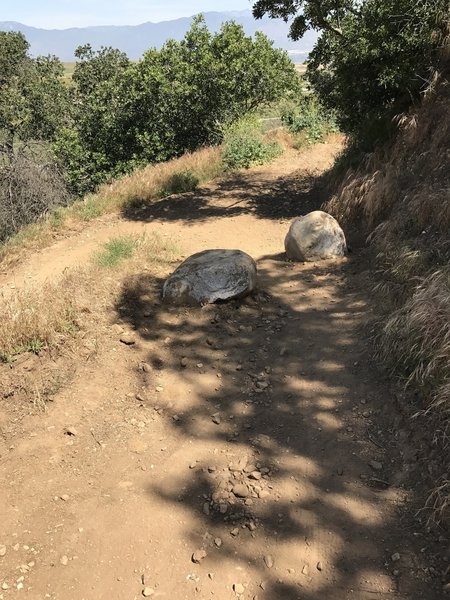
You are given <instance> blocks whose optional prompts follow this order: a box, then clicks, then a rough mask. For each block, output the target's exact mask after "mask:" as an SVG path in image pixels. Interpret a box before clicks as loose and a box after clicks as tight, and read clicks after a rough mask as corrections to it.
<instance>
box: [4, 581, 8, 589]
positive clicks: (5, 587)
mask: <svg viewBox="0 0 450 600" xmlns="http://www.w3.org/2000/svg"><path fill="white" fill-rule="evenodd" d="M8 588H9V585H8V584H7V583H6V581H4V582H3V583H2V590H7V589H8Z"/></svg>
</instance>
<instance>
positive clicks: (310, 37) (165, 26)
mask: <svg viewBox="0 0 450 600" xmlns="http://www.w3.org/2000/svg"><path fill="white" fill-rule="evenodd" d="M205 19H206V22H207V25H208V28H209V29H210V30H211V31H217V30H218V29H220V26H221V24H222V23H223V22H224V21H229V20H234V21H236V22H237V23H239V24H241V25H242V26H243V27H244V30H245V32H246V34H247V35H253V34H254V33H255V32H256V31H262V32H263V33H265V34H266V35H267V36H268V37H269V38H270V39H271V40H273V41H274V43H275V46H277V47H278V48H283V49H285V50H288V51H289V53H290V55H291V57H292V60H293V61H294V62H303V61H304V60H305V59H306V58H307V56H308V53H309V52H310V51H311V49H312V47H313V45H314V42H315V40H316V35H315V34H314V33H312V32H309V33H308V34H307V35H306V36H305V37H304V38H303V39H302V40H300V41H298V42H294V41H292V40H291V39H290V38H289V37H288V33H289V24H287V23H285V22H284V21H282V20H281V19H269V18H264V19H262V20H260V21H257V20H255V19H254V18H253V15H252V13H251V11H250V10H245V11H237V12H236V11H233V12H209V13H205ZM191 22H192V17H185V18H181V19H176V20H173V21H163V22H160V23H152V22H148V23H142V24H141V25H123V26H102V27H81V28H79V27H74V28H71V29H39V28H36V27H29V26H27V25H23V24H22V23H16V22H11V21H6V22H0V31H21V32H22V33H23V34H24V35H25V37H26V38H27V40H28V41H29V43H30V45H31V53H32V54H33V55H34V56H37V55H47V54H53V55H55V56H58V57H59V58H60V59H61V60H62V61H73V60H74V59H75V57H74V50H75V48H77V46H80V45H82V44H87V43H89V44H91V46H92V47H93V48H94V49H99V48H100V47H101V46H112V47H114V48H119V49H120V50H122V51H123V52H126V54H127V55H128V56H129V57H130V58H131V59H133V60H135V59H138V58H139V57H140V56H142V54H143V53H144V52H145V50H147V49H148V48H151V47H156V48H161V46H162V45H163V44H164V43H165V42H166V41H167V40H168V39H169V38H173V39H175V40H180V39H182V38H183V36H184V34H185V33H186V31H187V30H188V29H189V27H190V24H191Z"/></svg>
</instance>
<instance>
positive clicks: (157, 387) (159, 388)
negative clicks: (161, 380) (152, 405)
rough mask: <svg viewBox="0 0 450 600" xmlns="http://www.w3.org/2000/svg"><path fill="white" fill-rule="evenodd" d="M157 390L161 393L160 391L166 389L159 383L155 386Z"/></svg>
mask: <svg viewBox="0 0 450 600" xmlns="http://www.w3.org/2000/svg"><path fill="white" fill-rule="evenodd" d="M155 391H156V392H158V393H159V392H162V391H164V388H163V387H162V386H161V385H157V386H156V387H155Z"/></svg>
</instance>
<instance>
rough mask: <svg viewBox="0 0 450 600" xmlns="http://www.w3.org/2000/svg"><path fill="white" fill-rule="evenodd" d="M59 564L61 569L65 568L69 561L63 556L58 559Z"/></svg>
mask: <svg viewBox="0 0 450 600" xmlns="http://www.w3.org/2000/svg"><path fill="white" fill-rule="evenodd" d="M59 562H60V563H61V564H62V565H63V567H66V566H67V565H68V564H69V559H68V558H67V556H66V555H65V554H64V556H61V558H60V559H59Z"/></svg>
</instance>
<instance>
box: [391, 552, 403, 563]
mask: <svg viewBox="0 0 450 600" xmlns="http://www.w3.org/2000/svg"><path fill="white" fill-rule="evenodd" d="M400 558H401V557H400V554H399V553H398V552H394V554H393V555H392V556H391V560H392V562H398V561H399V560H400Z"/></svg>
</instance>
